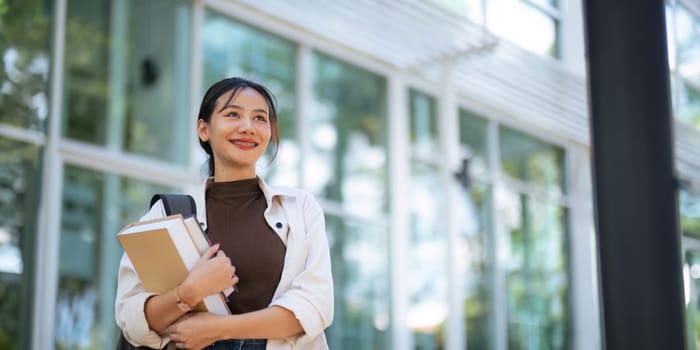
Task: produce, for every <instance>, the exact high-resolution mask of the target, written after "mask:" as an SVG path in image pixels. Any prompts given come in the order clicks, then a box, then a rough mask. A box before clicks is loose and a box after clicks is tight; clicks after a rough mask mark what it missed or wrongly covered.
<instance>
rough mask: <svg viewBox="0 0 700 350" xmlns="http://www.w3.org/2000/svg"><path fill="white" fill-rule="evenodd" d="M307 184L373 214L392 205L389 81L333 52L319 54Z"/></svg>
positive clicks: (349, 206) (354, 209)
mask: <svg viewBox="0 0 700 350" xmlns="http://www.w3.org/2000/svg"><path fill="white" fill-rule="evenodd" d="M313 67H314V69H313V82H314V95H313V97H314V99H313V101H311V106H310V113H309V118H308V124H307V126H308V135H309V139H310V147H309V151H310V152H309V159H308V162H307V164H306V168H305V180H307V183H306V186H307V187H309V188H310V189H311V190H312V191H314V192H315V193H317V194H319V195H320V196H322V197H325V198H328V199H331V200H334V201H337V202H340V203H342V205H343V207H344V208H345V209H346V210H348V211H350V212H352V213H355V214H358V215H362V216H369V217H373V216H376V215H377V214H379V213H382V212H384V211H386V210H387V206H388V203H387V197H388V196H387V193H386V189H387V188H388V184H387V181H388V180H387V176H386V172H387V129H386V96H385V95H386V81H385V79H384V78H382V77H381V76H378V75H376V74H373V73H370V72H368V71H365V70H363V69H361V68H358V67H355V66H352V65H350V64H347V63H343V62H341V61H338V60H336V59H333V58H331V57H327V56H324V55H321V54H315V55H314V57H313Z"/></svg>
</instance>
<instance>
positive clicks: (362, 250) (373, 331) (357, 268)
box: [326, 215, 389, 350]
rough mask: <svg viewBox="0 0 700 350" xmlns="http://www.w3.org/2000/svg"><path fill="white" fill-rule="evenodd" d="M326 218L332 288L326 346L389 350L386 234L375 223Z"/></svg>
mask: <svg viewBox="0 0 700 350" xmlns="http://www.w3.org/2000/svg"><path fill="white" fill-rule="evenodd" d="M326 218H327V220H326V230H327V233H328V239H329V245H330V250H331V259H332V261H331V266H332V268H333V283H334V289H335V316H334V319H333V324H332V325H331V327H330V328H328V329H327V330H326V334H327V335H328V344H329V347H330V348H331V349H348V350H349V349H378V350H379V349H388V348H389V279H388V278H387V276H388V273H389V268H388V266H389V259H388V254H387V252H388V249H389V248H388V240H387V236H388V233H387V231H386V230H385V229H380V228H377V226H376V225H369V224H364V223H359V222H354V221H351V220H347V219H345V220H344V219H341V218H339V217H337V216H332V215H326Z"/></svg>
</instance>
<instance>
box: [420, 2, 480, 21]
mask: <svg viewBox="0 0 700 350" xmlns="http://www.w3.org/2000/svg"><path fill="white" fill-rule="evenodd" d="M431 1H432V2H433V3H435V4H437V5H438V6H441V7H443V8H445V9H447V10H449V11H451V12H453V13H455V14H457V15H460V16H466V17H467V18H469V20H471V21H472V22H474V23H478V24H483V23H484V16H483V4H484V1H483V0H431Z"/></svg>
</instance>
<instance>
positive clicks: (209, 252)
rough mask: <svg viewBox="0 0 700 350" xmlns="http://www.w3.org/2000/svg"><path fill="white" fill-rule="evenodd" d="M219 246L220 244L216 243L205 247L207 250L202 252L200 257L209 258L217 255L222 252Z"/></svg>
mask: <svg viewBox="0 0 700 350" xmlns="http://www.w3.org/2000/svg"><path fill="white" fill-rule="evenodd" d="M219 246H220V244H219V243H217V244H214V245H213V246H211V247H209V248H207V250H205V251H204V254H202V259H204V260H209V259H210V258H211V257H212V256H214V255H218V254H219V253H223V251H221V250H219Z"/></svg>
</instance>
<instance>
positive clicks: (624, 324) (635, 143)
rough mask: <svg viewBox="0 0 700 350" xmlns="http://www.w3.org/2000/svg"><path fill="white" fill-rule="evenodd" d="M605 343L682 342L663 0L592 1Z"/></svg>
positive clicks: (590, 46)
mask: <svg viewBox="0 0 700 350" xmlns="http://www.w3.org/2000/svg"><path fill="white" fill-rule="evenodd" d="M584 17H585V33H586V49H587V53H588V94H589V107H590V125H591V145H592V146H591V147H592V166H593V179H594V180H593V181H594V187H595V209H596V224H597V235H598V254H599V264H600V265H599V266H600V276H599V281H600V292H601V303H602V315H603V316H602V317H603V320H602V321H603V325H604V329H603V334H604V343H605V344H604V345H605V348H607V349H637V350H638V349H684V348H685V326H684V305H683V303H684V300H683V279H682V274H681V252H680V234H679V230H678V225H679V224H678V208H677V201H676V200H677V194H676V188H675V170H674V169H675V168H674V161H673V160H674V158H673V137H672V120H671V109H670V103H669V96H670V93H669V75H668V58H667V56H666V55H667V51H666V27H665V16H664V1H663V0H644V1H639V0H614V1H610V0H584Z"/></svg>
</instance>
